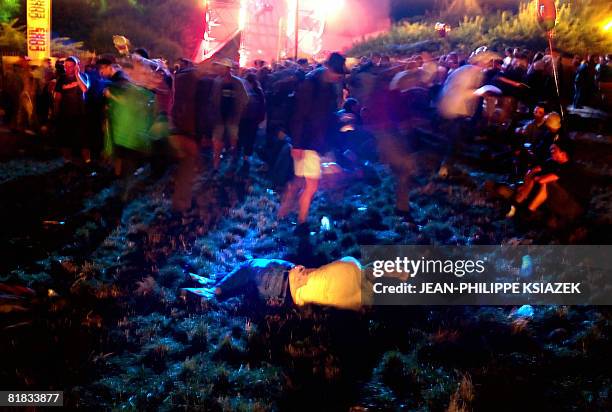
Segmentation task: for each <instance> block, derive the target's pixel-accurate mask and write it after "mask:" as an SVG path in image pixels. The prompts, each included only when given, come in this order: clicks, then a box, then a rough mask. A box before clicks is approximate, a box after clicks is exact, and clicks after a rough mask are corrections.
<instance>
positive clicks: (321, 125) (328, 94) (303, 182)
mask: <svg viewBox="0 0 612 412" xmlns="http://www.w3.org/2000/svg"><path fill="white" fill-rule="evenodd" d="M345 61H346V59H345V58H344V56H342V55H341V54H340V53H336V52H334V53H332V54H331V55H330V56H329V58H328V59H327V61H326V62H325V65H324V66H323V67H321V68H319V69H315V70H313V71H312V72H310V73H309V74H308V75H307V76H306V79H305V80H304V81H303V82H302V83H301V84H300V87H299V89H298V91H297V96H296V98H297V103H296V110H295V113H294V115H293V118H292V120H291V137H292V138H293V149H292V150H291V156H292V157H293V163H294V170H295V178H294V179H293V180H291V181H290V182H289V183H288V185H287V189H286V190H285V193H284V195H283V200H282V203H281V206H280V209H279V212H278V216H279V217H280V218H282V217H284V216H286V215H287V214H288V213H289V210H290V209H291V207H292V206H293V203H294V198H295V196H296V195H297V194H298V193H299V191H300V189H301V188H302V186H303V191H302V193H301V194H300V195H299V200H298V225H299V226H298V228H297V230H298V232H304V233H307V229H308V226H307V221H308V213H309V210H310V204H311V202H312V199H313V197H314V195H315V193H316V191H317V188H318V185H319V179H320V178H321V158H320V154H321V153H324V152H325V150H326V146H327V140H328V139H329V137H330V135H331V134H332V133H333V132H334V128H335V125H336V111H337V110H338V106H339V102H340V98H341V95H340V92H341V90H340V82H341V81H342V80H343V79H344V76H345V74H347V69H346V66H345Z"/></svg>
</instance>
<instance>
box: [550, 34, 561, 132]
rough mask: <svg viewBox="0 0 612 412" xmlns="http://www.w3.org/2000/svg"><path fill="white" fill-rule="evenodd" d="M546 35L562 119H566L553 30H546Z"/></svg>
mask: <svg viewBox="0 0 612 412" xmlns="http://www.w3.org/2000/svg"><path fill="white" fill-rule="evenodd" d="M546 35H547V36H548V49H549V50H550V59H551V63H552V68H553V78H554V80H555V89H556V90H557V97H558V98H559V111H560V114H561V119H563V120H565V119H564V117H565V116H564V114H565V113H563V102H562V101H561V91H560V89H559V73H558V72H557V62H556V61H555V57H554V55H553V42H552V37H553V32H552V30H549V31H548V32H546ZM559 59H561V57H559Z"/></svg>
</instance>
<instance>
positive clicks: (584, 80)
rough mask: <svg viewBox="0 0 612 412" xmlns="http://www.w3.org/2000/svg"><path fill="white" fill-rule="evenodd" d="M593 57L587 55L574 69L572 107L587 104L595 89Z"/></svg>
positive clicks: (580, 106)
mask: <svg viewBox="0 0 612 412" xmlns="http://www.w3.org/2000/svg"><path fill="white" fill-rule="evenodd" d="M594 71H595V64H594V57H593V56H588V57H587V59H585V60H583V61H582V62H581V63H580V66H578V69H577V70H576V76H575V77H574V107H575V108H576V109H580V108H582V107H583V106H586V105H588V104H589V103H590V102H591V100H592V98H593V94H594V91H595V84H594V82H595V76H594Z"/></svg>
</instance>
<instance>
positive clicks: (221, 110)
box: [210, 58, 249, 171]
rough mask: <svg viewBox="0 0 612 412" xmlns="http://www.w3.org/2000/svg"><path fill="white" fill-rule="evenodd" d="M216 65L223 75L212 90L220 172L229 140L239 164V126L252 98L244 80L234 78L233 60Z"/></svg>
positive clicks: (216, 162) (215, 156)
mask: <svg viewBox="0 0 612 412" xmlns="http://www.w3.org/2000/svg"><path fill="white" fill-rule="evenodd" d="M214 65H215V67H216V68H217V70H218V74H219V75H218V76H217V78H216V79H215V81H214V83H213V86H212V91H211V102H210V103H211V104H210V106H211V113H212V117H213V131H212V141H213V169H214V170H215V171H218V170H219V167H220V166H221V152H222V151H223V146H224V139H225V137H226V136H227V138H228V139H229V143H230V152H231V155H232V156H234V160H235V156H236V155H237V146H238V126H239V124H240V118H241V117H242V112H243V111H244V108H245V107H246V105H247V103H248V101H249V96H248V94H247V91H246V88H245V86H244V83H243V82H242V79H240V78H239V77H236V76H234V75H233V74H232V67H233V66H234V63H233V62H232V60H230V59H228V58H223V59H220V60H217V61H216V62H214Z"/></svg>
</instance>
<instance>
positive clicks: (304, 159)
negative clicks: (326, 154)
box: [291, 149, 321, 179]
mask: <svg viewBox="0 0 612 412" xmlns="http://www.w3.org/2000/svg"><path fill="white" fill-rule="evenodd" d="M291 157H293V170H294V172H295V175H296V176H298V177H307V178H309V179H320V178H321V158H320V157H319V154H318V153H317V152H315V151H314V150H302V149H292V150H291Z"/></svg>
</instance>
